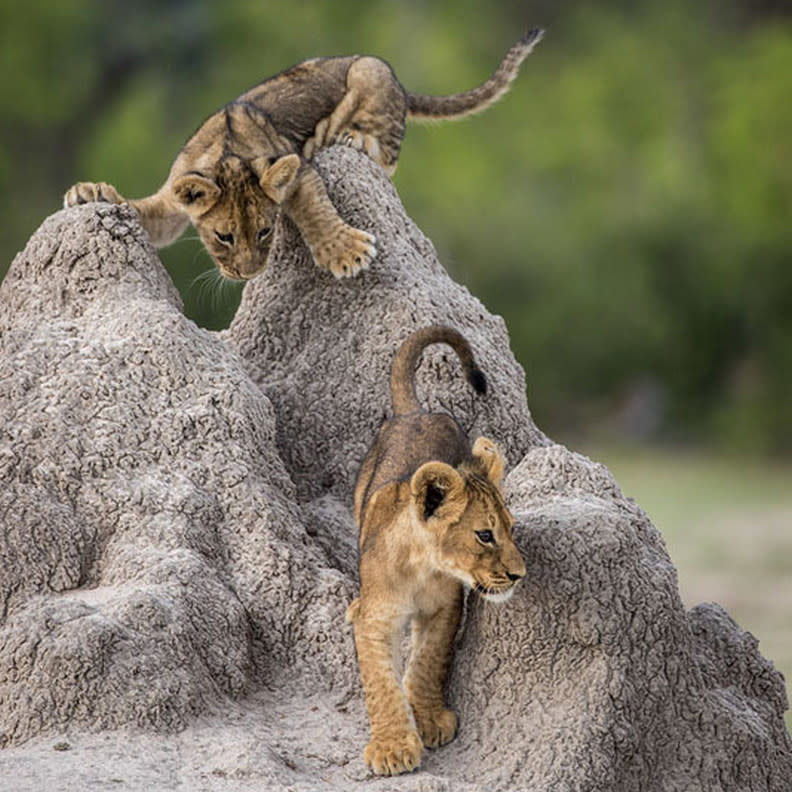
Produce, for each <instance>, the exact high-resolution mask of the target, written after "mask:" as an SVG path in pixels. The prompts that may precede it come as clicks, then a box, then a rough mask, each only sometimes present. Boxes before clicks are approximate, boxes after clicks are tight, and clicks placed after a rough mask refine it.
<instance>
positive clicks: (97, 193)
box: [63, 182, 125, 209]
mask: <svg viewBox="0 0 792 792" xmlns="http://www.w3.org/2000/svg"><path fill="white" fill-rule="evenodd" d="M94 201H104V202H106V203H113V204H120V203H124V202H125V199H124V197H123V196H122V195H121V193H119V192H118V190H116V188H115V187H113V185H112V184H107V183H106V182H77V184H75V185H74V186H72V187H70V188H69V190H68V191H67V192H66V195H64V196H63V207H64V209H68V208H69V207H70V206H78V205H79V204H86V203H93V202H94Z"/></svg>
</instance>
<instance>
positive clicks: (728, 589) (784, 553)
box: [584, 448, 792, 727]
mask: <svg viewBox="0 0 792 792" xmlns="http://www.w3.org/2000/svg"><path fill="white" fill-rule="evenodd" d="M584 453H586V454H587V455H588V456H590V457H591V458H592V459H595V460H597V461H599V462H603V463H604V464H605V465H607V466H608V467H609V468H610V470H611V472H612V473H613V475H614V477H615V478H616V480H617V481H618V483H619V485H620V486H621V488H622V490H623V491H624V493H625V494H626V495H629V496H630V497H632V498H634V499H635V500H636V501H637V502H638V503H639V504H640V505H641V507H642V508H643V509H644V510H645V511H646V512H647V513H648V514H649V516H650V518H651V519H652V522H653V523H654V524H655V525H656V526H657V527H658V528H659V529H660V531H661V532H662V534H663V536H664V538H665V541H666V544H667V546H668V552H669V554H670V556H671V560H672V561H673V562H674V564H675V566H676V568H677V571H678V573H679V588H680V592H681V595H682V599H683V601H684V603H685V605H686V606H687V607H692V606H693V605H696V604H698V603H700V602H708V601H713V602H718V603H719V604H721V605H722V606H723V607H724V608H726V610H727V611H729V613H730V614H731V615H732V617H733V618H734V619H735V620H736V621H737V622H738V623H739V624H740V626H741V627H742V628H743V629H745V630H748V631H749V632H751V633H753V634H754V635H755V636H756V638H758V639H759V642H760V650H761V652H762V654H763V655H764V656H765V657H767V658H768V659H770V660H771V661H772V662H773V664H774V665H775V667H776V668H777V669H779V670H780V671H781V672H782V673H783V674H784V676H785V677H786V680H787V693H788V695H789V696H790V698H792V686H790V683H791V682H792V465H790V464H781V463H777V464H774V463H770V462H758V461H740V460H736V459H725V458H722V457H718V456H714V455H703V454H687V453H682V452H669V451H664V450H662V451H660V450H656V449H637V450H636V449H614V448H588V449H586V450H585V451H584ZM787 726H788V727H792V715H791V714H790V712H787Z"/></svg>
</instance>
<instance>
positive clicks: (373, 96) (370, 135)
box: [303, 56, 407, 176]
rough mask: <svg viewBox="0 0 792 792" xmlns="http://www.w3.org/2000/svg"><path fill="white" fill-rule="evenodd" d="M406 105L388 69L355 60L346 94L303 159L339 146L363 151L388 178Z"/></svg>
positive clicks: (308, 145) (396, 155)
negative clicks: (381, 168)
mask: <svg viewBox="0 0 792 792" xmlns="http://www.w3.org/2000/svg"><path fill="white" fill-rule="evenodd" d="M406 112H407V103H406V100H405V97H404V90H403V89H402V87H401V85H399V82H398V80H397V79H396V77H395V76H394V74H393V72H392V71H391V68H390V66H388V64H387V63H385V62H384V61H382V60H380V59H379V58H372V57H368V56H366V57H361V58H358V59H357V60H356V61H355V62H354V63H353V64H352V65H351V66H350V67H349V71H348V72H347V93H346V94H345V95H344V98H343V99H342V100H341V101H340V102H339V103H338V105H337V106H336V108H335V110H333V112H332V113H331V114H330V115H329V116H327V117H326V118H323V119H322V120H321V121H320V122H319V123H318V124H317V125H316V130H315V132H314V136H313V138H311V139H310V140H309V141H308V143H306V148H304V149H303V156H305V157H311V156H313V154H314V153H315V152H316V151H317V150H318V149H320V148H322V147H324V146H331V145H333V144H334V143H341V144H342V145H345V146H350V147H351V148H355V149H358V150H359V151H364V152H365V153H366V154H367V155H368V156H369V157H371V159H373V160H374V161H375V162H378V163H379V164H380V165H381V166H382V167H383V168H384V170H385V172H386V173H387V174H388V175H389V176H390V175H393V172H394V171H395V170H396V164H397V161H398V159H399V151H400V149H401V142H402V139H403V138H404V125H405V118H406Z"/></svg>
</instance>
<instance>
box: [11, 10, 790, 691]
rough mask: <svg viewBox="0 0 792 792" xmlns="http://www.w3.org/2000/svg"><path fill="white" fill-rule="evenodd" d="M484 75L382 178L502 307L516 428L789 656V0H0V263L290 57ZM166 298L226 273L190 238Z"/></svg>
mask: <svg viewBox="0 0 792 792" xmlns="http://www.w3.org/2000/svg"><path fill="white" fill-rule="evenodd" d="M533 26H542V27H545V28H546V29H547V35H546V38H545V40H544V41H543V42H542V43H541V44H540V45H539V47H537V49H536V51H535V52H534V54H533V55H531V56H530V58H529V59H528V60H527V61H526V62H525V63H524V64H523V68H522V73H521V74H520V76H519V78H518V79H517V81H516V82H515V84H514V87H513V89H512V91H511V92H510V94H509V95H508V96H507V97H506V98H505V99H504V100H502V101H501V102H500V103H499V104H497V105H496V106H495V107H493V108H491V109H490V110H488V111H487V112H486V113H484V114H482V115H480V116H477V117H475V118H473V119H468V120H466V121H463V122H454V123H451V122H449V123H444V124H439V125H436V126H430V127H421V126H419V125H410V126H409V127H408V131H407V136H406V139H405V142H404V147H403V150H402V159H401V162H400V166H399V169H398V171H397V173H396V176H395V179H394V181H395V184H396V186H397V188H398V190H399V193H400V195H401V197H402V200H403V202H404V205H405V207H406V208H407V211H408V212H409V214H410V215H411V216H412V217H413V219H414V220H415V221H416V222H417V223H418V225H419V226H420V227H421V228H422V229H423V231H424V232H425V233H426V234H427V235H428V236H429V237H430V238H431V239H432V240H433V242H434V244H435V246H436V247H437V249H438V253H439V255H440V259H441V261H442V262H443V263H444V265H445V266H446V268H447V269H448V271H449V272H450V274H451V275H452V276H453V277H454V278H455V279H456V280H458V281H460V282H462V283H464V284H465V285H467V287H468V288H469V289H470V291H471V292H473V293H474V294H476V295H477V296H478V297H479V298H480V299H481V300H482V301H483V302H484V303H485V304H486V306H487V307H488V309H489V310H490V311H491V312H493V313H497V314H501V315H502V316H503V317H504V319H505V320H506V323H507V326H508V328H509V332H510V335H511V342H512V348H513V350H514V353H515V354H516V356H517V358H518V359H519V360H520V362H521V363H522V365H523V367H524V368H525V371H526V379H527V387H528V398H529V404H530V405H531V408H532V411H533V414H534V417H535V419H536V422H537V423H538V425H539V426H540V427H541V428H542V429H543V430H544V431H545V432H546V433H547V434H549V435H550V436H551V437H553V438H554V439H555V440H558V441H559V442H563V443H565V444H566V445H568V446H570V447H571V448H573V449H575V450H579V451H582V452H584V453H586V454H588V455H590V456H592V457H593V458H595V459H598V460H599V461H602V462H604V463H605V464H607V465H608V466H609V467H610V468H611V470H612V471H613V472H614V474H615V476H616V478H617V480H618V481H619V483H620V484H621V486H622V488H623V489H624V490H625V492H626V493H627V494H629V495H632V496H633V497H635V498H636V500H637V501H638V502H639V503H640V504H641V505H642V506H643V507H644V508H645V509H646V510H647V511H648V513H649V514H650V516H651V517H652V519H653V521H654V522H655V524H656V525H657V526H658V527H659V528H660V529H661V530H662V532H663V534H664V536H665V538H666V541H667V543H668V546H669V552H670V554H671V557H672V560H673V561H674V563H675V564H676V565H677V568H678V570H679V575H680V588H681V591H682V595H683V598H684V599H685V602H686V604H687V605H689V606H692V605H694V604H696V603H697V602H699V601H702V600H716V601H718V602H720V603H721V604H723V605H724V606H725V607H726V608H727V609H728V610H729V611H730V613H732V615H733V616H734V617H735V618H736V619H737V621H738V622H739V623H740V624H741V625H742V626H743V627H744V628H746V629H749V630H751V631H752V632H754V633H755V634H756V635H757V637H759V638H760V640H761V649H762V651H763V652H764V653H765V655H766V656H768V657H769V658H770V659H772V660H773V661H774V662H775V663H776V665H777V666H778V667H779V668H781V669H782V670H785V671H786V673H787V676H788V677H789V676H790V675H791V674H792V623H790V622H791V621H792V615H791V614H792V530H790V529H791V528H792V486H791V485H792V222H791V220H792V8H791V7H790V4H789V3H788V2H781V0H718V2H715V0H700V1H699V2H696V3H691V2H687V1H686V0H663V1H662V2H660V1H659V0H655V1H654V2H650V1H649V0H645V1H643V2H642V1H641V0H629V1H628V0H600V2H598V3H596V4H593V3H584V2H577V1H576V0H567V2H565V3H558V2H550V0H535V1H534V2H529V1H528V0H523V1H521V0H501V1H500V2H487V3H484V2H473V0H453V2H450V1H449V2H421V0H390V1H386V0H366V2H361V1H360V0H334V2H299V0H291V2H287V1H286V0H226V1H225V2H219V0H218V1H215V2H210V0H137V2H135V3H130V2H128V0H70V2H68V3H61V2H56V0H49V2H30V3H22V2H15V1H14V0H4V2H3V3H2V5H0V212H2V216H3V218H4V221H3V223H2V224H0V277H1V276H2V275H4V273H5V271H6V269H7V267H8V265H9V264H10V262H11V260H12V258H13V256H14V255H15V254H16V253H17V251H19V250H20V249H21V248H22V247H23V246H24V244H25V242H26V241H27V239H28V237H29V236H30V234H31V233H32V232H33V231H34V230H35V229H36V228H37V226H38V225H39V224H40V222H41V221H42V220H43V219H44V218H45V217H46V216H47V215H48V214H50V213H52V212H53V211H55V210H57V209H58V208H59V206H60V202H61V196H62V194H63V192H64V191H65V190H66V189H67V188H68V187H69V186H70V185H71V184H72V183H73V182H75V181H77V180H102V181H108V182H111V183H112V184H114V185H115V186H116V187H117V188H118V189H119V190H120V191H121V193H122V194H124V195H126V196H129V197H142V196H145V195H148V194H150V193H152V192H154V191H155V190H156V189H157V188H158V187H159V186H160V184H161V183H162V182H163V181H164V180H165V178H166V176H167V172H168V169H169V166H170V163H171V162H172V160H173V158H174V157H175V155H176V152H177V151H178V149H179V147H180V146H181V144H182V143H183V142H184V141H185V140H186V138H187V137H188V136H189V135H190V134H191V133H192V131H193V130H194V129H195V128H197V126H198V125H199V124H200V122H201V121H202V120H203V119H204V118H205V117H207V116H208V115H210V114H211V113H212V112H214V111H215V110H216V109H217V108H218V107H220V106H222V105H223V104H225V103H226V102H227V101H230V100H231V99H233V98H235V97H236V96H237V95H238V94H239V93H241V92H242V91H243V90H245V89H247V88H249V87H250V86H251V85H253V84H255V83H257V82H259V81H260V80H262V79H264V78H265V77H267V76H269V75H271V74H273V73H276V72H278V71H281V70H282V69H283V68H285V67H287V66H289V65H291V64H293V63H294V62H296V61H299V60H301V59H303V58H306V57H311V56H315V55H335V54H351V53H370V54H376V55H379V56H381V57H383V58H385V59H386V60H388V61H389V62H390V63H391V65H392V66H393V67H394V69H395V71H396V74H397V75H398V76H399V78H400V80H401V81H402V83H403V84H404V85H405V86H406V87H408V88H409V89H412V90H415V91H419V92H424V93H452V92H455V91H458V90H463V89H467V88H470V87H472V86H474V85H476V84H478V83H480V82H481V81H482V80H483V79H484V78H485V77H486V76H487V75H488V74H489V73H490V72H491V71H492V70H493V68H494V67H495V66H496V65H497V63H498V61H499V60H500V58H501V57H502V55H503V54H504V53H505V51H506V50H507V49H508V47H509V46H510V45H511V44H512V43H513V42H514V41H515V40H516V39H517V38H518V37H519V36H520V35H521V34H522V33H523V32H524V31H525V30H526V29H527V28H529V27H533ZM161 258H162V260H163V263H164V264H165V266H166V267H167V269H168V271H169V272H170V273H171V275H172V276H173V278H174V281H175V282H176V284H177V286H178V287H179V289H180V290H181V292H182V295H183V297H184V302H185V311H186V313H187V315H188V316H190V317H191V318H193V319H194V320H195V321H196V322H197V323H198V324H200V325H202V326H204V327H207V328H220V327H224V326H225V325H226V324H227V323H228V322H229V321H230V318H231V316H232V315H233V313H234V310H235V308H236V305H237V303H238V300H239V295H240V288H239V287H238V286H236V285H234V284H228V283H227V284H223V283H220V282H218V281H217V279H215V278H214V277H211V276H210V275H203V274H202V273H206V272H207V271H209V270H211V269H212V265H211V261H210V259H209V257H208V255H207V254H206V253H205V252H204V251H203V249H202V248H201V246H200V244H199V242H198V241H197V240H196V239H195V235H194V232H192V231H188V232H187V233H186V235H185V237H184V238H183V239H182V240H180V241H179V242H177V243H175V244H174V245H172V246H171V247H169V248H167V249H165V250H163V251H161Z"/></svg>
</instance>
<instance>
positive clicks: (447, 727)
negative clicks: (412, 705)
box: [413, 709, 459, 748]
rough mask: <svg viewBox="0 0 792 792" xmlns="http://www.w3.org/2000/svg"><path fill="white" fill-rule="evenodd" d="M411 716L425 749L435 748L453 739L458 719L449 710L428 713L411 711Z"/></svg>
mask: <svg viewBox="0 0 792 792" xmlns="http://www.w3.org/2000/svg"><path fill="white" fill-rule="evenodd" d="M413 714H414V715H415V725H416V726H417V727H418V734H420V735H421V740H422V741H423V744H424V745H425V746H426V747H427V748H437V747H438V746H440V745H445V744H446V743H450V742H451V740H453V739H454V737H455V735H456V732H457V726H458V725H459V719H458V718H457V716H456V713H455V712H452V711H451V710H450V709H440V710H434V711H432V712H428V713H426V712H423V713H422V712H420V711H415V710H413Z"/></svg>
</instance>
